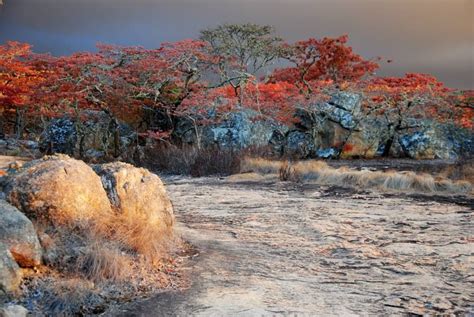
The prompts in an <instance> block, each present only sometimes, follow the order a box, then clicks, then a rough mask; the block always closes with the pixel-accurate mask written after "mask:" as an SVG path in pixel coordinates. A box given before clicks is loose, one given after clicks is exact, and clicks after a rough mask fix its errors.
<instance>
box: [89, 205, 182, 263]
mask: <svg viewBox="0 0 474 317" xmlns="http://www.w3.org/2000/svg"><path fill="white" fill-rule="evenodd" d="M95 227H96V229H95V230H96V232H99V234H100V235H101V236H105V237H107V238H108V239H110V240H111V241H115V242H116V243H119V244H120V245H121V247H122V248H124V249H126V250H128V251H132V252H134V253H136V254H138V255H142V256H144V257H145V258H146V259H148V260H151V261H153V262H156V261H160V260H161V259H162V258H163V257H165V256H166V255H167V254H168V252H169V250H170V247H171V246H172V245H173V242H174V238H173V232H172V229H171V228H169V227H167V226H166V225H165V224H163V223H162V222H161V221H160V220H159V219H152V218H150V217H148V216H147V215H143V214H130V213H117V214H116V215H115V216H113V217H111V218H108V219H103V221H102V222H101V223H96V224H95Z"/></svg>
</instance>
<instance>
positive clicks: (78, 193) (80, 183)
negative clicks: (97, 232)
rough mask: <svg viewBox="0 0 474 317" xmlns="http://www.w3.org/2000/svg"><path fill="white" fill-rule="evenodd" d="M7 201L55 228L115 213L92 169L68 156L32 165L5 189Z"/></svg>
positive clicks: (48, 157) (16, 175)
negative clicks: (56, 225) (55, 226)
mask: <svg viewBox="0 0 474 317" xmlns="http://www.w3.org/2000/svg"><path fill="white" fill-rule="evenodd" d="M6 196H7V200H8V201H9V202H10V203H11V204H13V205H14V206H16V207H17V208H18V209H20V210H21V211H23V212H24V213H25V214H26V215H27V216H28V217H30V218H35V219H38V220H46V221H47V222H48V223H49V222H51V223H53V224H58V225H61V224H80V223H83V222H84V221H88V220H91V219H97V218H99V219H100V218H103V217H107V215H110V214H111V213H112V210H111V207H110V203H109V200H108V199H107V194H106V193H105V190H104V189H103V188H102V183H101V180H100V178H99V177H98V176H97V174H95V173H94V171H93V170H92V168H91V167H89V166H88V165H87V164H85V163H84V162H82V161H78V160H75V159H72V158H70V157H69V156H67V155H54V156H45V157H44V158H42V159H39V160H35V161H31V162H29V163H27V164H25V166H24V167H23V168H22V169H21V170H20V171H19V172H18V173H17V174H15V175H14V176H12V178H11V180H10V181H9V184H8V185H7V188H6Z"/></svg>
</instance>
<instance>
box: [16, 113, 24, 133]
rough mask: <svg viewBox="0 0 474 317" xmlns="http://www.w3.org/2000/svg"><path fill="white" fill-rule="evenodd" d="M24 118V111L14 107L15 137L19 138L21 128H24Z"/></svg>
mask: <svg viewBox="0 0 474 317" xmlns="http://www.w3.org/2000/svg"><path fill="white" fill-rule="evenodd" d="M24 121H25V118H24V112H23V111H21V110H19V109H16V117H15V135H16V138H17V139H20V138H21V136H22V134H23V129H24V128H25V122H24Z"/></svg>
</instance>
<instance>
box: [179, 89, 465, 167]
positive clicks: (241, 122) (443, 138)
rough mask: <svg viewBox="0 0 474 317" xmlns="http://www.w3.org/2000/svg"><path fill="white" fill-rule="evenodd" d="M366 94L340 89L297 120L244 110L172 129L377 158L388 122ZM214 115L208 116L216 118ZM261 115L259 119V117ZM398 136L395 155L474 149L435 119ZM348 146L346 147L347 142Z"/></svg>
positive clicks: (442, 155)
mask: <svg viewBox="0 0 474 317" xmlns="http://www.w3.org/2000/svg"><path fill="white" fill-rule="evenodd" d="M361 107H362V97H361V96H360V95H359V94H357V93H349V92H339V93H336V94H334V95H332V97H331V98H330V100H328V101H327V102H320V103H317V104H314V105H312V106H310V107H307V108H304V109H303V108H301V109H297V110H296V112H295V114H294V116H295V122H296V123H294V124H277V123H275V121H273V120H271V118H269V119H262V118H259V113H257V112H256V111H254V110H251V109H242V110H240V111H237V112H233V113H231V114H229V115H228V116H227V117H226V118H225V119H224V120H221V121H219V122H218V123H214V124H209V125H205V126H199V127H195V126H194V122H193V121H192V120H190V119H182V120H180V121H179V122H178V124H177V126H176V127H175V129H174V131H173V136H174V138H175V139H176V141H177V142H178V143H183V144H197V143H199V144H200V145H203V146H209V145H211V146H218V147H219V148H231V149H242V148H248V147H270V148H271V150H272V152H273V154H275V155H277V156H285V157H288V156H289V157H294V158H297V159H306V158H335V157H341V158H373V157H377V156H381V155H382V154H383V153H384V146H385V144H386V141H387V138H388V137H389V136H388V135H387V133H388V131H387V128H388V127H387V123H386V122H383V120H381V119H380V118H377V117H376V116H367V115H366V114H364V113H363V111H362V109H361ZM212 116H213V114H212V113H211V114H209V118H210V121H213V117H212ZM256 118H259V119H256ZM413 126H416V127H414V128H412V129H406V130H403V131H401V132H400V133H396V134H395V139H394V140H393V145H392V146H391V149H390V153H389V156H390V157H408V158H413V159H457V158H459V157H461V156H463V155H465V154H466V153H467V154H469V153H470V154H472V153H473V152H474V142H473V141H472V140H473V136H472V132H471V133H469V132H466V131H463V130H462V129H459V128H456V127H454V126H453V125H450V124H439V123H437V122H435V121H431V122H430V121H427V120H425V121H424V122H416V124H413ZM344 145H346V146H344Z"/></svg>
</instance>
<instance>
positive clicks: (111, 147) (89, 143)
mask: <svg viewBox="0 0 474 317" xmlns="http://www.w3.org/2000/svg"><path fill="white" fill-rule="evenodd" d="M81 118H82V120H81V121H80V122H79V121H75V120H72V119H70V118H60V119H53V120H51V122H50V123H49V125H48V127H47V128H46V130H45V131H44V133H43V134H42V135H41V138H40V145H39V148H40V150H41V152H43V153H45V154H54V153H63V154H68V155H74V156H76V157H81V158H84V159H91V160H98V159H101V158H102V157H104V156H105V155H106V154H110V155H113V156H115V157H116V156H119V155H120V154H122V153H123V152H124V151H125V150H126V149H127V148H128V146H129V145H130V144H131V143H132V140H133V139H134V138H135V137H136V136H135V133H134V131H133V130H132V129H131V128H130V127H129V126H127V125H126V124H123V123H121V122H119V121H118V120H116V119H115V118H112V117H110V116H109V115H108V114H106V113H104V112H102V111H92V110H88V111H84V112H83V113H81ZM99 153H100V155H99ZM91 154H92V155H91Z"/></svg>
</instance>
